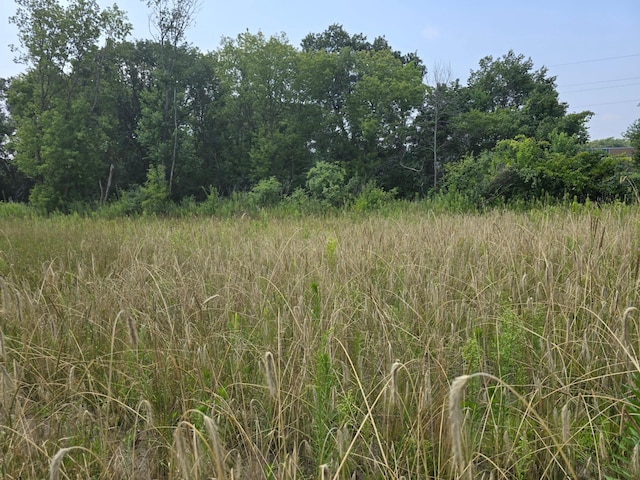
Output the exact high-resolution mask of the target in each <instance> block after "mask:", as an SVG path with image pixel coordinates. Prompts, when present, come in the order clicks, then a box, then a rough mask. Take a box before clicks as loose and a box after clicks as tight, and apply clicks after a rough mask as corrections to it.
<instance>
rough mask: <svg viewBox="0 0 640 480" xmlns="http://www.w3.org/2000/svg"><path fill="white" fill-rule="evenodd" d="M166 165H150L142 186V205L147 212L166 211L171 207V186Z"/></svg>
mask: <svg viewBox="0 0 640 480" xmlns="http://www.w3.org/2000/svg"><path fill="white" fill-rule="evenodd" d="M164 170H165V169H164V165H156V166H150V167H149V170H147V180H146V182H144V185H143V186H142V188H140V196H141V206H142V211H143V212H144V213H145V214H158V213H165V212H166V211H167V210H168V207H169V186H168V185H167V180H166V178H165V171H164Z"/></svg>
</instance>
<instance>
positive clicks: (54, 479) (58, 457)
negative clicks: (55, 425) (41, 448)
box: [49, 447, 73, 480]
mask: <svg viewBox="0 0 640 480" xmlns="http://www.w3.org/2000/svg"><path fill="white" fill-rule="evenodd" d="M71 450H73V448H71V447H68V448H61V449H60V450H58V452H57V453H56V454H55V455H54V456H53V458H52V459H51V463H50V464H49V480H58V474H59V473H60V466H61V465H62V460H63V459H64V456H65V455H66V454H67V453H69V452H70V451H71Z"/></svg>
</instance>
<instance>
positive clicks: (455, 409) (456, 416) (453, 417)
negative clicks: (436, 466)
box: [449, 375, 473, 480]
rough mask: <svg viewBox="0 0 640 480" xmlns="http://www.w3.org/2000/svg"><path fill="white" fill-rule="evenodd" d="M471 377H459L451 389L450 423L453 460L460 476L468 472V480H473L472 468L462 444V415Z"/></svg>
mask: <svg viewBox="0 0 640 480" xmlns="http://www.w3.org/2000/svg"><path fill="white" fill-rule="evenodd" d="M470 378H471V377H470V376H469V375H462V376H460V377H457V378H456V379H455V380H454V381H453V383H452V384H451V387H450V389H449V422H450V425H449V426H450V431H451V448H452V450H453V458H454V460H455V463H456V465H457V466H458V469H459V470H460V474H461V475H464V472H466V475H467V478H468V480H472V479H473V474H472V472H471V468H470V466H468V465H467V461H466V455H465V452H464V445H463V443H462V424H463V421H464V415H463V413H462V399H463V397H464V389H465V387H466V386H467V382H468V381H469V379H470Z"/></svg>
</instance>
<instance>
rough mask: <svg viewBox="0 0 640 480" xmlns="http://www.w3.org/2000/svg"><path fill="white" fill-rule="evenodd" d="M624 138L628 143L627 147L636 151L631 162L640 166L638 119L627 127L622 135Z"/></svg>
mask: <svg viewBox="0 0 640 480" xmlns="http://www.w3.org/2000/svg"><path fill="white" fill-rule="evenodd" d="M624 138H625V139H626V140H627V141H628V142H629V145H631V146H632V147H634V148H635V149H636V151H635V153H634V154H633V160H634V161H635V162H636V163H637V164H638V165H640V118H639V119H638V120H636V121H635V122H633V123H632V124H631V125H629V128H627V131H626V132H625V133H624Z"/></svg>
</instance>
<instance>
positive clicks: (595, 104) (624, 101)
mask: <svg viewBox="0 0 640 480" xmlns="http://www.w3.org/2000/svg"><path fill="white" fill-rule="evenodd" d="M634 102H640V98H637V99H635V100H621V101H619V102H606V103H590V104H589V105H572V106H571V108H585V107H599V106H601V105H619V104H621V103H634Z"/></svg>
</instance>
